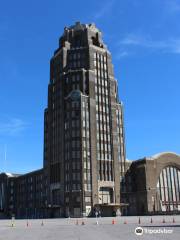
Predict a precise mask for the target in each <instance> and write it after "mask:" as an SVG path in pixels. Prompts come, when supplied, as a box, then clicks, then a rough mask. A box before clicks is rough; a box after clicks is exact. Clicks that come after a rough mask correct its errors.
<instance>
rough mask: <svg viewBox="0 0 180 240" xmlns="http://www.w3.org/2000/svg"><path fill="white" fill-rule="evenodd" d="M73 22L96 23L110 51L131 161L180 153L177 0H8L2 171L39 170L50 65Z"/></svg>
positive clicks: (1, 49)
mask: <svg viewBox="0 0 180 240" xmlns="http://www.w3.org/2000/svg"><path fill="white" fill-rule="evenodd" d="M76 21H81V22H83V23H91V22H94V23H96V25H97V27H98V28H100V29H101V31H102V32H103V38H104V41H105V43H106V44H107V45H108V48H109V50H110V51H111V52H112V57H113V64H114V70H115V76H116V78H117V79H118V82H119V93H120V98H121V99H122V101H123V103H124V112H125V130H126V151H127V158H128V159H138V158H140V157H144V156H150V155H153V154H155V153H158V152H161V151H174V152H177V153H180V150H179V149H180V140H179V139H180V108H179V103H180V94H179V89H180V27H179V22H180V0H151V1H149V0H99V1H96V0H91V1H82V0H76V1H72V0H69V1H58V0H43V1H42V0H39V1H35V0H31V1H23V0H16V1H13V0H11V1H10V0H7V1H2V2H1V6H0V106H1V111H0V171H8V172H26V171H31V170H34V169H36V168H40V167H41V166H42V161H43V111H44V108H45V107H46V104H47V85H48V81H49V60H50V58H51V56H52V54H53V51H54V50H55V49H56V48H57V46H58V38H59V36H60V35H61V34H62V32H63V29H64V26H69V25H72V24H73V23H74V22H76ZM5 149H6V161H5V157H4V155H5V154H4V152H5Z"/></svg>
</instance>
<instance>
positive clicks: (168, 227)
mask: <svg viewBox="0 0 180 240" xmlns="http://www.w3.org/2000/svg"><path fill="white" fill-rule="evenodd" d="M164 221H165V222H163V216H156V217H152V223H151V218H150V217H140V224H139V218H138V217H116V218H99V219H98V224H96V219H95V218H87V219H44V220H43V222H42V220H40V219H39V220H38V219H37V220H32V219H31V220H28V222H27V221H26V220H15V222H14V226H13V227H12V223H11V221H10V220H0V240H41V239H42V240H43V239H48V240H57V239H58V240H59V239H63V240H94V239H95V240H101V239H102V240H115V239H122V240H126V239H127V240H131V239H147V240H148V239H158V240H159V239H171V240H172V239H173V240H179V239H180V216H175V217H174V222H173V217H172V216H166V217H165V218H164ZM27 223H28V224H27ZM42 223H43V224H42ZM77 223H78V225H77ZM112 223H114V224H112ZM136 227H142V229H143V232H144V233H143V235H142V236H138V235H136V234H135V228H136Z"/></svg>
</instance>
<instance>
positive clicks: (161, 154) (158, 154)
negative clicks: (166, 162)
mask: <svg viewBox="0 0 180 240" xmlns="http://www.w3.org/2000/svg"><path fill="white" fill-rule="evenodd" d="M167 154H171V155H175V156H178V157H180V155H179V154H177V153H174V152H161V153H157V154H155V155H153V156H151V157H149V158H150V159H152V160H153V159H155V158H159V157H161V156H164V155H167Z"/></svg>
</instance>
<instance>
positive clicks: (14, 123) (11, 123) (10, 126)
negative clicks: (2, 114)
mask: <svg viewBox="0 0 180 240" xmlns="http://www.w3.org/2000/svg"><path fill="white" fill-rule="evenodd" d="M26 126H27V124H26V123H25V122H24V121H23V120H22V119H19V118H11V119H9V120H7V121H6V122H0V135H11V136H15V135H17V134H19V133H21V132H22V131H23V130H24V129H25V128H26Z"/></svg>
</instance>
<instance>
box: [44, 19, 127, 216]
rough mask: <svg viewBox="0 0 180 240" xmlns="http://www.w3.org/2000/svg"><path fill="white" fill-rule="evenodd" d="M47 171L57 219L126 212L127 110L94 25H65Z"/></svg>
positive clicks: (57, 57)
mask: <svg viewBox="0 0 180 240" xmlns="http://www.w3.org/2000/svg"><path fill="white" fill-rule="evenodd" d="M44 168H45V175H46V178H47V196H48V199H47V203H46V204H47V206H48V208H49V211H50V212H51V215H53V216H57V217H58V216H64V215H66V216H69V215H70V216H82V215H86V216H87V215H90V214H93V213H94V211H96V210H100V211H101V214H102V215H106V216H107V215H111V214H112V212H114V211H117V210H119V209H120V180H121V177H122V176H123V173H124V168H125V143H124V127H123V109H122V103H121V102H120V100H119V98H118V84H117V80H116V79H115V78H114V73H113V65H112V62H111V54H110V52H109V51H108V49H107V47H106V45H105V44H104V43H103V41H102V38H101V32H100V31H99V30H98V29H97V28H96V26H95V25H94V24H81V23H79V22H77V23H76V24H75V25H74V26H71V27H65V29H64V33H63V35H62V37H60V39H59V48H58V49H57V50H56V51H55V52H54V55H53V57H52V59H51V62H50V83H49V86H48V107H47V108H46V109H45V127H44Z"/></svg>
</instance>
